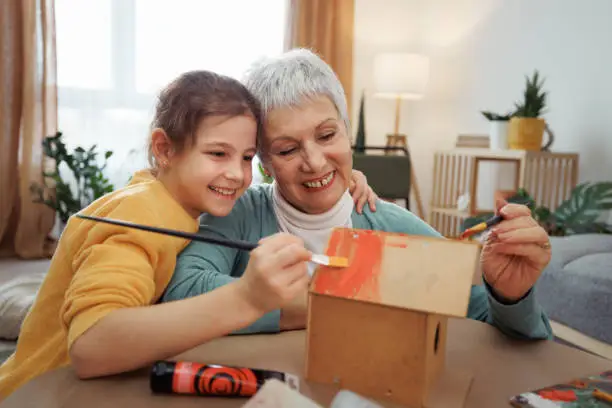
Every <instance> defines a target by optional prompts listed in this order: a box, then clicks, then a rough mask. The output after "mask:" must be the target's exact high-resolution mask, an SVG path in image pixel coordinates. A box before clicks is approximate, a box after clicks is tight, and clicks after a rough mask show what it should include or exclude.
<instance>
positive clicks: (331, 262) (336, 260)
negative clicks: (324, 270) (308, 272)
mask: <svg viewBox="0 0 612 408" xmlns="http://www.w3.org/2000/svg"><path fill="white" fill-rule="evenodd" d="M310 260H311V261H312V262H314V263H317V264H319V265H325V266H332V267H336V268H345V267H347V266H348V258H344V257H342V256H327V255H321V254H313V255H312V257H311V258H310Z"/></svg>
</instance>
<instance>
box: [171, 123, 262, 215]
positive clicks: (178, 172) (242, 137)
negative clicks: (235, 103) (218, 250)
mask: <svg viewBox="0 0 612 408" xmlns="http://www.w3.org/2000/svg"><path fill="white" fill-rule="evenodd" d="M256 136H257V123H256V121H255V119H254V118H253V117H251V116H248V115H244V116H235V117H211V118H207V119H205V120H203V121H202V122H201V123H200V125H199V126H198V129H197V132H196V138H195V141H194V143H193V144H191V145H189V144H188V145H187V146H186V147H185V148H184V149H183V150H182V151H180V152H179V153H176V154H171V155H170V156H169V160H168V166H166V168H165V169H164V171H163V172H162V173H163V174H165V180H166V183H165V184H166V186H167V188H168V189H169V190H170V191H171V192H172V193H173V194H174V195H175V197H176V198H177V199H178V201H179V202H180V203H181V204H182V205H183V207H184V208H185V209H186V210H187V212H189V213H190V214H191V215H192V216H194V217H195V218H197V217H198V216H200V214H201V213H209V214H211V215H214V216H218V217H224V216H226V215H228V214H229V213H230V211H231V210H232V208H233V207H234V204H235V203H236V200H237V199H238V197H240V196H241V195H242V193H244V191H245V190H246V189H247V188H248V187H249V185H250V184H251V180H252V176H253V175H252V170H251V162H252V160H253V157H254V155H255V147H256V145H255V140H256Z"/></svg>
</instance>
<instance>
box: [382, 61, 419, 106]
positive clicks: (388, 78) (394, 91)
mask: <svg viewBox="0 0 612 408" xmlns="http://www.w3.org/2000/svg"><path fill="white" fill-rule="evenodd" d="M428 81H429V58H428V57H426V56H424V55H419V54H410V53H384V54H379V55H377V56H376V58H375V59H374V86H375V93H374V95H375V96H378V97H383V98H384V97H391V98H397V97H398V96H399V97H401V98H404V99H420V98H422V97H423V94H424V93H425V87H426V86H427V82H428Z"/></svg>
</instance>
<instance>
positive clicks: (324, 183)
mask: <svg viewBox="0 0 612 408" xmlns="http://www.w3.org/2000/svg"><path fill="white" fill-rule="evenodd" d="M335 177H336V172H335V171H332V172H330V173H329V174H327V175H326V176H324V177H321V178H320V179H317V180H313V181H306V182H304V183H302V185H303V186H304V187H306V189H307V190H310V191H319V190H323V189H325V188H327V187H328V186H330V185H331V184H332V182H333V180H334V178H335Z"/></svg>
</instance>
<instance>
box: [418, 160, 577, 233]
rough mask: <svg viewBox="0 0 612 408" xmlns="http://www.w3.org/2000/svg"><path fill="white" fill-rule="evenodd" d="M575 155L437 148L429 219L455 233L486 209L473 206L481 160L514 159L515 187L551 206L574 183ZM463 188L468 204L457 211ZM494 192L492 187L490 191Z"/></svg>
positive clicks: (441, 231)
mask: <svg viewBox="0 0 612 408" xmlns="http://www.w3.org/2000/svg"><path fill="white" fill-rule="evenodd" d="M578 157H579V156H578V154H576V153H556V152H540V151H527V150H490V149H484V148H455V149H450V150H441V151H437V152H436V153H435V155H434V166H433V189H432V198H431V202H430V209H431V210H430V211H429V223H430V224H431V225H432V226H433V227H434V228H436V229H437V230H438V231H440V233H442V234H443V235H444V236H446V237H456V236H458V235H459V234H460V232H461V224H462V222H463V220H465V219H466V218H468V217H471V216H473V215H477V214H479V213H483V212H485V211H484V210H481V209H479V208H477V207H476V199H475V197H476V192H477V187H478V176H479V174H478V173H479V167H480V166H479V165H480V163H483V162H498V163H499V162H502V163H514V164H515V172H514V190H517V189H518V188H525V190H527V192H529V194H530V195H531V196H532V197H533V198H534V200H535V201H536V204H537V205H543V206H546V207H548V208H550V209H551V210H554V209H556V208H557V207H558V206H559V204H560V203H561V202H563V201H564V200H565V199H567V198H568V197H569V196H570V193H571V191H572V189H573V188H574V187H575V186H576V183H577V180H578ZM465 192H469V194H470V206H469V209H468V210H467V211H459V210H458V209H457V199H458V198H459V196H461V195H462V194H464V193H465ZM494 193H495V192H494V191H491V195H493V194H494ZM488 211H490V210H486V212H488Z"/></svg>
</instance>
